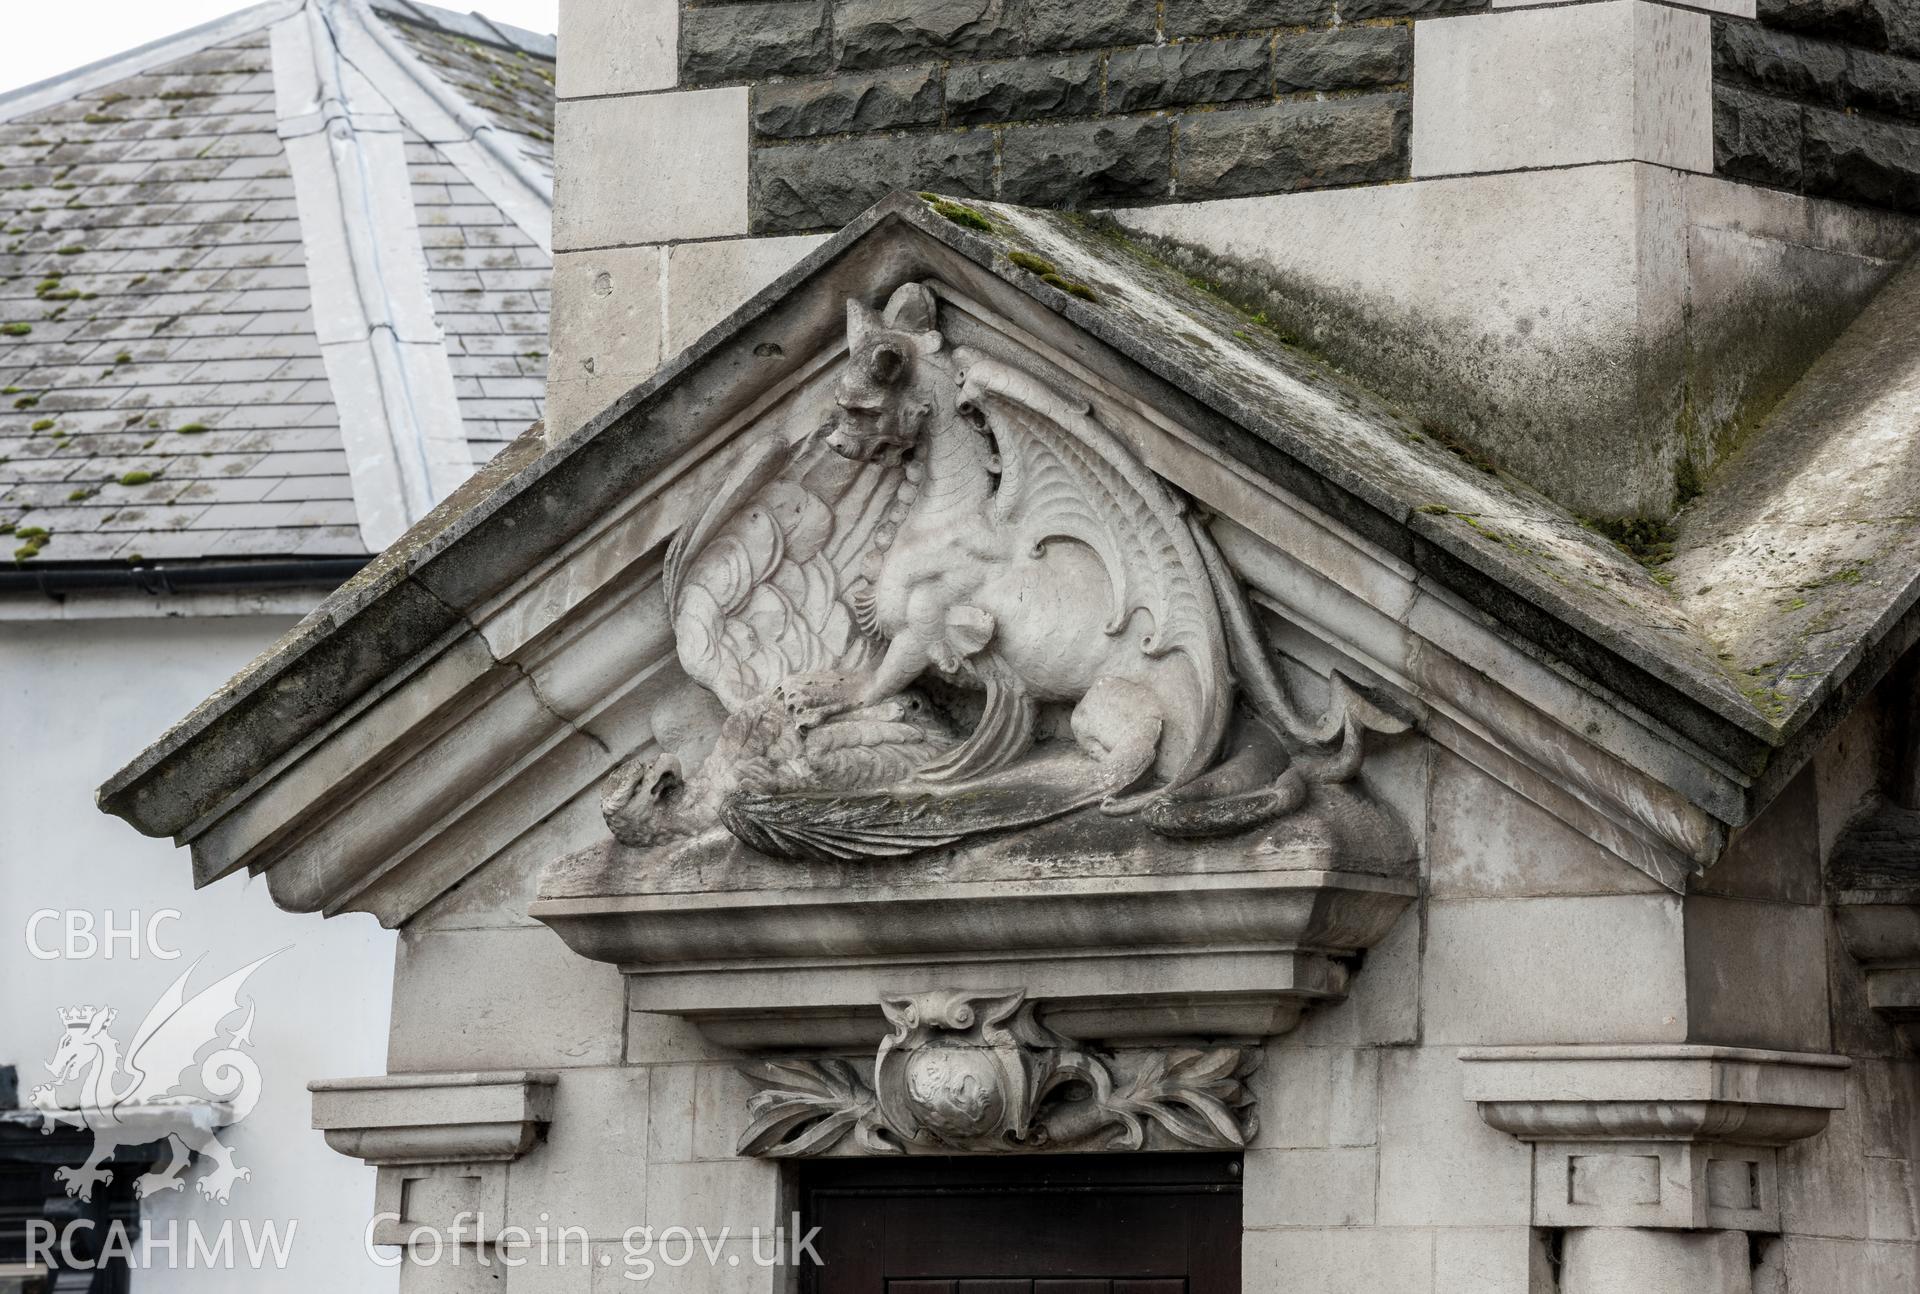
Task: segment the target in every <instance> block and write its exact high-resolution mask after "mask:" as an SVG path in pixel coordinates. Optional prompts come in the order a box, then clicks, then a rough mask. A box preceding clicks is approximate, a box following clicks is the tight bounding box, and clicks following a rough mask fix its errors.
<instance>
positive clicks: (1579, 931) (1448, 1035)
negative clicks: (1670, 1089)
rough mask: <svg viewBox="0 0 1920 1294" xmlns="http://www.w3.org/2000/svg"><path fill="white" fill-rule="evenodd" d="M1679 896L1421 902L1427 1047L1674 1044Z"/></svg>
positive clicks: (1680, 1016)
mask: <svg viewBox="0 0 1920 1294" xmlns="http://www.w3.org/2000/svg"><path fill="white" fill-rule="evenodd" d="M1684 945H1685V940H1684V937H1683V926H1682V916H1681V910H1680V900H1679V899H1677V898H1675V897H1673V896H1670V895H1667V896H1662V895H1652V894H1649V895H1645V896H1625V897H1614V898H1608V897H1593V898H1558V899H1519V900H1512V901H1505V902H1502V901H1479V900H1470V901H1466V900H1463V901H1436V902H1433V903H1431V904H1429V905H1428V918H1427V955H1426V961H1425V964H1424V966H1423V974H1424V979H1425V984H1424V992H1423V995H1422V1004H1423V1017H1424V1018H1423V1024H1424V1026H1425V1028H1424V1034H1423V1036H1424V1038H1425V1040H1426V1041H1428V1042H1430V1043H1475V1042H1488V1043H1495V1042H1498V1043H1576V1042H1660V1041H1674V1042H1678V1041H1682V1040H1684V1039H1685V1037H1686V1029H1687V1023H1686V1014H1687V1002H1686V978H1685V974H1686V970H1685V946H1684Z"/></svg>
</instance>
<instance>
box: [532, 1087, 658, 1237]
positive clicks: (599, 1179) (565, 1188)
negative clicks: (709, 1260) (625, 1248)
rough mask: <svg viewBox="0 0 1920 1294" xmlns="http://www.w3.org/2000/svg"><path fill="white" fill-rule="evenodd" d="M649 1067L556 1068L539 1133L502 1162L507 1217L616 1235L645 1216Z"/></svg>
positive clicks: (638, 1222)
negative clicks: (550, 1106)
mask: <svg viewBox="0 0 1920 1294" xmlns="http://www.w3.org/2000/svg"><path fill="white" fill-rule="evenodd" d="M648 1079H649V1071H648V1069H647V1068H646V1067H644V1066H633V1067H625V1068H616V1069H568V1070H562V1071H560V1082H559V1084H558V1086H557V1087H556V1088H555V1091H554V1112H553V1123H552V1125H551V1127H549V1129H548V1131H547V1139H546V1140H545V1141H544V1142H542V1143H540V1144H539V1145H536V1146H535V1147H534V1148H533V1149H532V1150H530V1151H528V1152H527V1153H526V1155H525V1156H523V1157H522V1158H521V1159H519V1160H517V1161H515V1162H514V1163H513V1164H512V1165H511V1166H510V1167H509V1168H508V1169H507V1221H508V1225H510V1226H520V1227H525V1228H527V1230H529V1231H532V1230H533V1229H534V1228H535V1227H538V1226H539V1225H541V1218H542V1215H546V1216H547V1217H549V1218H550V1219H551V1223H550V1224H551V1225H556V1226H569V1227H581V1228H584V1229H585V1230H586V1232H587V1234H588V1236H590V1237H591V1238H592V1239H594V1240H618V1239H619V1238H620V1237H621V1236H622V1235H624V1234H625V1233H626V1231H627V1229H628V1228H629V1227H637V1226H640V1225H642V1224H643V1223H644V1222H645V1221H646V1202H647V1197H646V1189H647V1162H648V1160H647V1152H648V1147H649V1145H650V1144H651V1143H650V1136H649V1132H648V1127H647V1123H648V1116H649V1112H650V1104H649V1099H650V1093H649V1088H648Z"/></svg>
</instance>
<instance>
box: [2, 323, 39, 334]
mask: <svg viewBox="0 0 1920 1294" xmlns="http://www.w3.org/2000/svg"><path fill="white" fill-rule="evenodd" d="M32 331H33V325H32V324H29V323H9V324H0V336H6V337H25V336H26V335H27V334H28V333H30V332H32Z"/></svg>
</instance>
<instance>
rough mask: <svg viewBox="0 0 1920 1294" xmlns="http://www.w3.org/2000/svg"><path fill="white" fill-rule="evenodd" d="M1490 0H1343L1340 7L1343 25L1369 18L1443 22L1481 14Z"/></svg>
mask: <svg viewBox="0 0 1920 1294" xmlns="http://www.w3.org/2000/svg"><path fill="white" fill-rule="evenodd" d="M1486 7H1487V0H1344V3H1342V4H1341V6H1340V20H1341V21H1342V22H1364V21H1366V20H1368V19H1370V18H1441V17H1445V16H1447V15H1449V14H1470V13H1479V12H1481V11H1482V10H1484V9H1485V8H1486Z"/></svg>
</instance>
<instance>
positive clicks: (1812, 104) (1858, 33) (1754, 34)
mask: <svg viewBox="0 0 1920 1294" xmlns="http://www.w3.org/2000/svg"><path fill="white" fill-rule="evenodd" d="M1760 14H1761V19H1760V21H1758V22H1752V21H1745V20H1741V19H1736V18H1716V19H1715V20H1714V26H1713V72H1714V114H1713V116H1714V120H1713V137H1714V159H1715V168H1716V169H1717V170H1718V171H1719V172H1720V173H1721V174H1723V175H1731V176H1735V177H1737V178H1740V179H1745V180H1754V181H1758V182H1759V183H1762V184H1773V185H1778V186H1780V187H1783V188H1790V189H1794V190H1797V191H1800V192H1803V193H1807V194H1811V195H1815V196H1819V197H1829V198H1839V199H1842V200H1844V201H1848V202H1863V203H1870V204H1872V205H1874V206H1883V207H1894V208H1897V209H1899V210H1904V211H1920V58H1914V57H1906V56H1904V55H1903V53H1902V52H1901V51H1902V50H1905V49H1909V48H1910V47H1911V44H1912V43H1914V42H1920V0H1761V4H1760Z"/></svg>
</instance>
